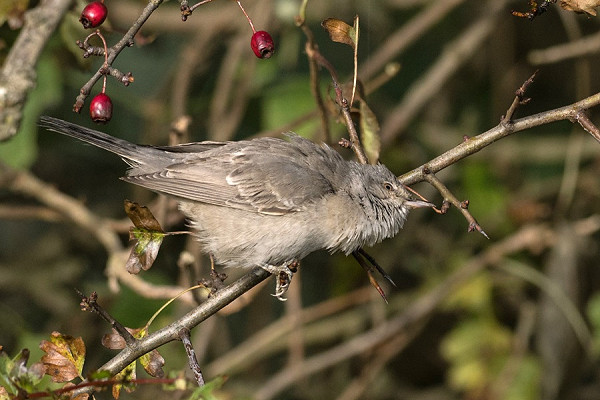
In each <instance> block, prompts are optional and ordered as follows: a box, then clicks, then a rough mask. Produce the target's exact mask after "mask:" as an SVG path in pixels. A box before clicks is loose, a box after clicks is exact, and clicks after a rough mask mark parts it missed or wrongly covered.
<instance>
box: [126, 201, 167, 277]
mask: <svg viewBox="0 0 600 400" xmlns="http://www.w3.org/2000/svg"><path fill="white" fill-rule="evenodd" d="M125 212H126V213H127V216H128V217H129V219H131V222H133V225H135V227H134V228H131V229H130V230H129V240H135V241H136V243H135V245H134V246H133V248H132V249H131V253H130V254H129V259H127V263H126V264H125V268H126V269H127V272H129V273H130V274H138V273H139V272H140V271H141V270H144V271H147V270H148V269H150V267H151V266H152V264H153V263H154V260H156V256H157V255H158V250H159V249H160V245H161V244H162V241H163V239H164V237H165V236H166V234H165V232H164V231H163V230H162V228H161V226H160V224H159V223H158V221H157V220H156V218H154V215H152V212H150V210H149V209H148V207H146V206H140V205H139V204H138V203H135V202H133V201H129V200H125Z"/></svg>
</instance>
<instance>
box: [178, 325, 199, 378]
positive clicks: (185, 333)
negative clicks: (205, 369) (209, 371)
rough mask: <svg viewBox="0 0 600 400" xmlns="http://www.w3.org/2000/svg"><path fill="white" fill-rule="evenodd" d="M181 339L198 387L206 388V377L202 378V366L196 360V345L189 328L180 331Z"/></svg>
mask: <svg viewBox="0 0 600 400" xmlns="http://www.w3.org/2000/svg"><path fill="white" fill-rule="evenodd" d="M179 339H181V342H182V343H183V348H184V349H185V352H186V354H187V356H188V364H189V365H190V369H191V370H192V372H193V373H194V378H196V382H197V383H198V386H204V376H202V370H201V369H200V364H198V359H197V358H196V351H195V350H194V345H193V344H192V339H191V337H190V330H189V329H187V328H181V329H180V330H179Z"/></svg>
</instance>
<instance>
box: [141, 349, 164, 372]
mask: <svg viewBox="0 0 600 400" xmlns="http://www.w3.org/2000/svg"><path fill="white" fill-rule="evenodd" d="M140 364H142V367H144V370H145V371H146V372H147V373H148V374H149V375H150V376H153V377H155V378H162V377H164V376H165V372H164V371H163V369H162V367H163V366H164V365H165V359H164V358H163V356H161V355H160V353H159V352H158V351H157V350H152V351H151V352H150V353H146V354H144V355H143V356H141V357H140Z"/></svg>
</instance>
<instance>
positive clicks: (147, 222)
mask: <svg viewBox="0 0 600 400" xmlns="http://www.w3.org/2000/svg"><path fill="white" fill-rule="evenodd" d="M125 212H126V213H127V216H128V217H129V219H130V220H131V222H133V225H135V227H136V228H142V229H145V230H148V231H156V232H163V233H164V231H163V230H162V228H161V226H160V224H159V223H158V221H157V220H156V218H154V215H152V212H151V211H150V209H148V207H146V206H140V205H139V204H138V203H136V202H134V201H130V200H125Z"/></svg>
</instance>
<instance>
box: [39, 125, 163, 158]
mask: <svg viewBox="0 0 600 400" xmlns="http://www.w3.org/2000/svg"><path fill="white" fill-rule="evenodd" d="M39 125H40V126H41V127H43V128H46V129H48V130H51V131H54V132H57V133H61V134H63V135H67V136H71V137H73V138H75V139H79V140H81V141H84V142H87V143H89V144H92V145H94V146H96V147H100V148H101V149H104V150H107V151H110V152H111V153H115V154H117V155H119V156H121V158H123V159H124V160H125V161H126V162H127V163H128V164H131V165H132V166H134V165H147V164H149V163H152V164H157V162H158V161H159V160H160V159H162V158H165V155H164V151H160V150H158V149H155V148H153V147H151V146H142V145H137V144H133V143H130V142H128V141H126V140H123V139H119V138H116V137H114V136H111V135H108V134H106V133H103V132H99V131H96V130H93V129H90V128H86V127H84V126H81V125H77V124H73V123H71V122H67V121H63V120H62V119H58V118H52V117H48V116H42V117H41V118H40V124H39Z"/></svg>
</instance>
